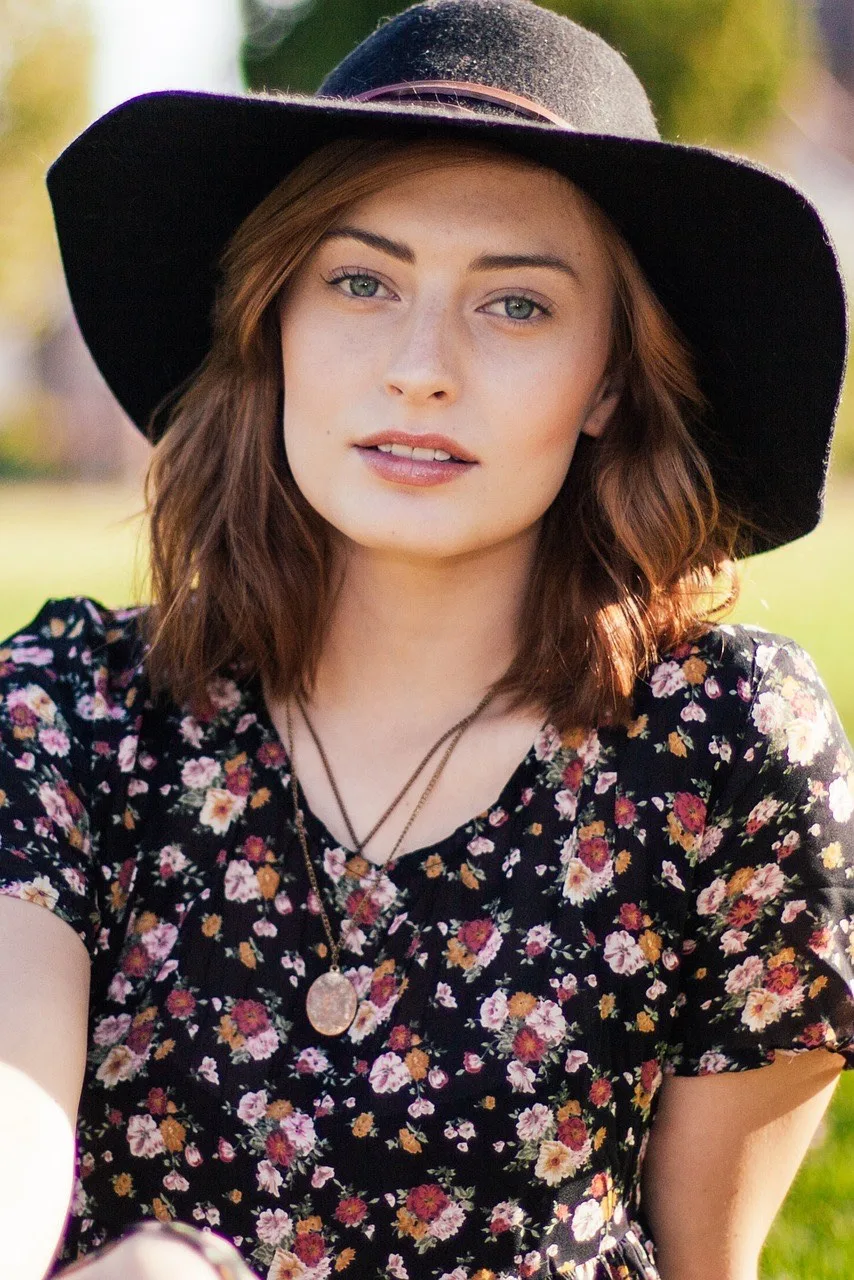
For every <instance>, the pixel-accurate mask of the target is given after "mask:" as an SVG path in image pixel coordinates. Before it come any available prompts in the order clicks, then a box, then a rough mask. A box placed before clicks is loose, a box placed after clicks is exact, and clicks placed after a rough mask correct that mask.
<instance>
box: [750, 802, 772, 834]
mask: <svg viewBox="0 0 854 1280" xmlns="http://www.w3.org/2000/svg"><path fill="white" fill-rule="evenodd" d="M779 808H780V801H779V800H772V799H771V798H770V797H768V798H766V799H765V800H760V801H759V803H758V804H755V805H754V806H753V808H752V809H751V810H750V813H749V814H748V815H747V822H746V824H745V828H744V829H745V831H746V832H747V834H748V835H749V836H753V835H755V834H756V832H757V831H759V830H761V828H762V827H764V826H765V825H766V824H767V823H768V822H770V821H771V819H772V818H773V817H774V814H775V813H776V812H777V811H778V809H779Z"/></svg>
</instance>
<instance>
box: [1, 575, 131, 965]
mask: <svg viewBox="0 0 854 1280" xmlns="http://www.w3.org/2000/svg"><path fill="white" fill-rule="evenodd" d="M115 616H116V615H114V614H113V613H111V612H110V611H109V610H107V609H104V607H103V606H101V605H99V604H97V602H95V601H92V600H89V599H88V598H85V597H75V598H71V599H66V600H48V601H47V602H46V603H45V604H44V605H43V607H42V608H41V609H40V611H39V612H38V614H37V615H36V617H35V618H34V619H33V621H32V622H31V623H30V624H29V625H28V626H27V627H26V628H25V629H24V630H22V631H20V632H18V633H16V634H15V635H13V636H10V637H9V638H8V639H7V640H5V641H3V642H2V643H0V893H2V894H6V895H9V896H11V897H15V898H22V899H25V900H26V901H28V902H33V903H36V904H38V905H40V906H43V907H47V908H48V909H49V910H51V911H54V912H55V913H56V915H58V916H59V917H61V918H62V919H63V920H65V921H67V923H68V924H70V925H71V926H72V928H74V929H75V930H76V932H77V933H78V934H79V936H80V937H81V938H82V939H83V941H84V943H85V944H86V945H87V947H88V948H89V951H90V954H92V953H93V951H94V948H95V944H96V940H97V936H98V929H99V925H100V910H99V905H98V903H99V890H100V884H99V867H98V857H97V846H98V835H97V831H96V829H95V826H94V823H93V808H94V803H95V788H96V783H97V781H98V778H97V777H96V769H95V765H94V761H95V759H96V758H98V757H103V758H108V757H110V756H111V755H113V754H114V755H115V756H118V755H119V754H120V752H121V749H122V731H123V725H122V719H123V716H124V714H125V713H124V708H123V707H121V706H117V705H116V704H115V703H114V702H113V701H112V699H111V697H110V690H109V674H108V673H109V668H108V666H107V665H106V664H107V655H108V653H109V649H110V641H111V639H113V638H114V635H115V632H113V633H111V631H110V629H109V624H110V623H111V622H112V620H113V619H114V618H115Z"/></svg>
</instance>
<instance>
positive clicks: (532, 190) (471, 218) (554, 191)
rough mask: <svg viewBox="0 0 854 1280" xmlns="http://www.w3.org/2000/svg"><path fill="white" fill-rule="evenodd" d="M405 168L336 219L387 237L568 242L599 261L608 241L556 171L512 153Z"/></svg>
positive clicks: (414, 159) (418, 162) (414, 157)
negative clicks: (368, 228) (591, 254)
mask: <svg viewBox="0 0 854 1280" xmlns="http://www.w3.org/2000/svg"><path fill="white" fill-rule="evenodd" d="M407 160H408V163H407V164H406V166H405V168H404V171H403V172H401V173H400V174H399V175H396V176H395V177H394V178H393V179H392V180H391V181H386V182H385V183H384V184H383V185H382V187H381V189H379V190H377V191H375V192H372V193H371V194H369V195H366V196H363V197H361V198H360V199H358V200H356V201H355V202H353V203H351V204H349V205H348V206H347V208H346V209H345V210H342V212H341V215H340V217H339V218H338V219H336V222H337V223H340V224H344V223H346V224H352V223H354V222H356V221H358V222H359V225H364V226H368V225H369V224H370V227H371V229H376V230H382V231H384V232H387V233H389V234H393V233H395V232H396V233H397V234H402V233H403V231H404V229H405V230H406V233H407V234H408V235H409V236H414V237H419V236H420V237H422V238H429V237H431V236H433V235H436V236H439V237H440V238H443V239H445V240H448V241H451V242H453V243H455V244H459V245H460V246H462V244H463V242H464V243H465V244H470V243H471V242H472V240H478V241H481V240H483V239H484V238H489V237H491V236H499V237H501V238H502V239H506V238H508V237H509V238H510V239H512V240H514V242H515V241H519V240H520V239H525V238H527V239H528V240H531V239H533V240H536V241H537V247H538V248H539V249H540V250H547V249H551V250H552V251H553V252H558V251H559V250H563V251H566V249H567V243H569V244H570V245H573V244H574V245H576V246H577V248H578V249H579V250H583V251H585V252H589V253H594V254H595V256H597V257H598V256H600V254H599V252H597V250H599V251H601V240H602V236H601V233H600V231H599V228H598V226H597V224H596V221H595V220H594V218H593V217H592V216H591V212H590V208H589V203H588V201H587V198H586V197H585V196H584V195H583V193H582V192H581V191H580V190H579V189H578V187H576V186H575V185H574V184H573V183H572V182H570V180H569V179H568V178H566V177H564V175H563V174H561V173H558V172H557V171H556V170H554V169H550V168H547V167H546V166H545V165H541V164H537V163H535V162H533V161H529V160H526V159H524V158H522V157H519V156H514V155H512V154H499V153H496V154H491V153H489V154H484V155H477V156H467V155H466V156H454V155H453V154H452V153H448V154H445V155H444V156H438V157H435V156H431V157H424V156H423V155H420V154H419V153H418V151H417V150H415V149H413V152H412V153H411V155H410V156H409V157H407Z"/></svg>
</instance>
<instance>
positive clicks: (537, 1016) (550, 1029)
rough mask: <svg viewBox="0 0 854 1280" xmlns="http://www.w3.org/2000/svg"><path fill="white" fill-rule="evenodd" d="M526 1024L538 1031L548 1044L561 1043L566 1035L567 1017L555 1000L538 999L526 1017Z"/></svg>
mask: <svg viewBox="0 0 854 1280" xmlns="http://www.w3.org/2000/svg"><path fill="white" fill-rule="evenodd" d="M525 1024H526V1026H529V1027H531V1028H532V1029H533V1030H534V1031H536V1033H537V1035H539V1036H541V1037H542V1038H543V1040H544V1041H545V1042H546V1044H548V1045H554V1044H560V1042H561V1040H562V1039H563V1038H564V1036H565V1035H566V1018H564V1016H563V1014H562V1013H561V1011H560V1007H559V1005H556V1004H555V1002H554V1001H553V1000H538V1001H537V1003H536V1005H535V1006H534V1008H533V1009H532V1010H531V1012H530V1013H529V1014H528V1016H527V1018H526V1019H525Z"/></svg>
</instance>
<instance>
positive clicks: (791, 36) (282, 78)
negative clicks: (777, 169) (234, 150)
mask: <svg viewBox="0 0 854 1280" xmlns="http://www.w3.org/2000/svg"><path fill="white" fill-rule="evenodd" d="M242 2H243V8H244V14H245V19H246V23H245V26H246V38H245V41H244V48H243V65H244V73H245V75H246V79H247V83H248V84H249V86H250V87H251V88H253V89H262V88H268V89H286V88H287V89H291V90H294V91H296V92H304V93H311V92H313V91H314V90H315V89H316V88H317V86H318V85H319V84H320V82H321V80H322V79H323V76H324V75H325V74H326V72H327V71H328V70H329V69H330V68H331V67H332V66H334V65H335V63H336V62H338V61H340V59H341V58H342V57H344V55H345V54H347V53H348V52H349V51H350V49H352V48H353V47H354V45H356V44H357V43H358V42H359V41H360V40H362V39H364V38H365V36H367V35H369V34H370V32H371V31H373V30H374V28H375V27H376V26H377V24H378V22H379V20H380V19H381V18H382V17H385V16H388V15H390V14H394V13H400V12H401V11H402V10H403V9H405V8H407V7H408V5H407V4H400V3H389V0H347V3H346V4H343V3H342V2H341V0H242ZM544 7H548V8H552V9H555V10H556V11H558V12H559V13H565V14H566V15H567V17H570V18H573V19H575V20H576V21H578V22H580V23H581V24H582V25H583V26H586V27H590V28H591V30H594V31H598V32H599V33H600V34H601V35H602V36H604V38H605V39H606V40H607V41H608V42H609V44H613V45H614V46H616V48H618V49H620V50H621V51H622V52H623V53H624V54H625V56H626V58H627V59H628V61H629V62H630V63H631V65H632V67H633V68H634V69H635V71H636V72H637V73H638V75H639V77H640V79H641V80H642V81H643V83H644V85H645V87H646V88H647V90H648V92H649V95H650V97H651V99H652V102H653V105H654V107H655V110H656V113H657V116H658V121H659V126H660V128H661V131H662V134H663V135H664V136H665V137H669V138H679V139H681V140H683V141H691V142H710V143H733V144H735V143H739V142H742V141H744V140H745V139H746V138H749V137H750V135H751V134H753V133H755V132H756V131H757V130H759V129H760V128H761V127H762V125H764V124H765V123H766V121H767V120H769V119H770V117H771V115H772V113H773V111H774V108H775V106H776V103H777V100H778V98H779V95H780V93H781V90H782V89H783V87H784V84H785V81H786V79H787V75H788V73H789V70H790V68H791V67H792V65H793V64H794V63H795V62H796V60H797V55H798V51H799V49H800V48H801V47H802V46H803V43H804V41H803V37H804V34H805V33H804V23H805V18H804V14H803V10H802V7H801V5H800V4H799V3H798V0H748V2H747V3H745V0H552V3H550V4H549V5H548V6H544Z"/></svg>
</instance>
